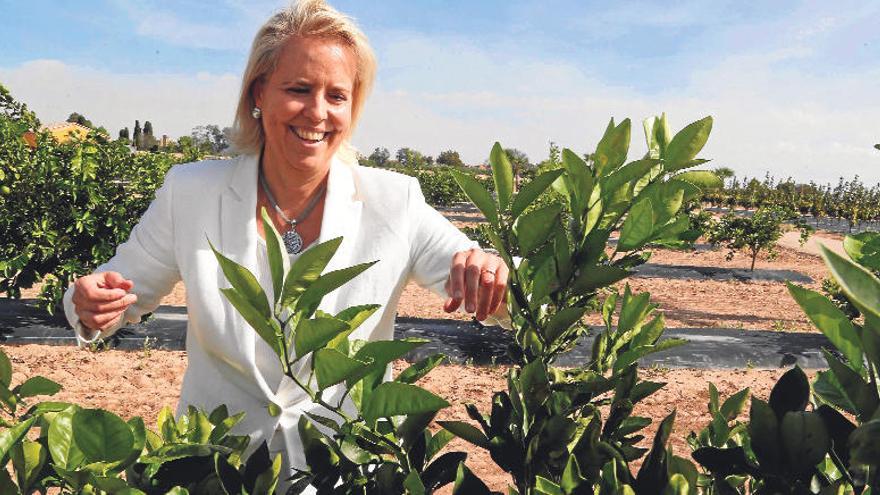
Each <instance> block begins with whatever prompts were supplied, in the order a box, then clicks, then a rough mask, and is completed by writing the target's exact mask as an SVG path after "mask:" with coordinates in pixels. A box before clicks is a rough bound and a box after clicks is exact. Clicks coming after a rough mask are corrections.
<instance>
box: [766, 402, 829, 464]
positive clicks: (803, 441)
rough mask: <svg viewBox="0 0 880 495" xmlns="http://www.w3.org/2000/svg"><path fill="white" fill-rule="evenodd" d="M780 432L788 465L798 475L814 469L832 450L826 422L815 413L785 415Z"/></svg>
mask: <svg viewBox="0 0 880 495" xmlns="http://www.w3.org/2000/svg"><path fill="white" fill-rule="evenodd" d="M779 432H780V435H781V438H782V442H781V443H782V448H783V450H784V451H785V454H786V458H787V460H788V464H789V466H791V467H793V468H794V471H795V472H796V473H806V472H808V471H810V470H812V469H814V468H815V467H816V464H818V463H819V462H821V461H822V459H824V458H825V454H827V453H828V450H829V449H830V448H831V437H830V435H828V429H827V428H826V427H825V422H824V421H823V420H822V417H821V416H819V415H818V414H816V413H813V412H804V411H790V412H787V413H785V416H784V417H783V418H782V423H781V425H780V428H779Z"/></svg>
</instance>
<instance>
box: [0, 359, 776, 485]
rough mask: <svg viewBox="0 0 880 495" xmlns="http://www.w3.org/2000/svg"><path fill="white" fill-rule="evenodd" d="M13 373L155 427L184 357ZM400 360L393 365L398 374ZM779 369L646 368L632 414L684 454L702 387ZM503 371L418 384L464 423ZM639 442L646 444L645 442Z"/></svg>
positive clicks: (766, 377)
mask: <svg viewBox="0 0 880 495" xmlns="http://www.w3.org/2000/svg"><path fill="white" fill-rule="evenodd" d="M2 349H3V350H4V351H5V352H6V353H7V354H8V355H9V357H10V359H11V361H12V364H13V369H14V370H15V373H14V375H13V383H14V384H16V383H21V382H22V381H23V380H24V379H26V378H27V377H31V376H34V375H36V374H40V375H43V376H46V377H47V378H50V379H52V380H55V381H57V382H59V383H61V384H62V385H63V387H64V389H63V390H62V391H61V392H60V393H59V394H58V395H56V396H55V397H54V400H65V401H75V402H77V403H79V404H81V405H83V406H86V407H101V408H105V409H108V410H111V411H113V412H115V413H117V414H119V415H121V416H123V417H124V418H130V417H132V416H142V417H143V418H144V419H145V421H146V422H147V424H148V425H149V426H151V427H153V428H155V422H156V417H157V415H158V413H159V410H160V409H161V408H162V407H163V406H164V405H171V406H175V405H176V403H177V400H178V398H179V392H180V384H181V380H182V377H183V371H184V369H185V368H186V355H185V353H183V352H178V351H156V350H153V351H149V352H145V351H137V352H132V351H116V350H110V351H101V352H90V351H87V350H84V349H75V348H70V347H53V346H39V345H24V346H6V345H5V346H2ZM405 366H406V363H403V362H398V363H395V370H396V371H398V372H399V371H400V370H401V369H403V368H404V367H405ZM783 372H784V370H757V369H751V370H733V371H730V370H725V371H716V370H688V369H676V370H668V369H646V370H643V372H642V377H643V378H644V379H648V380H652V381H660V382H666V383H667V385H666V387H665V388H663V389H661V390H660V391H659V392H657V393H656V394H655V395H653V396H651V397H649V398H648V399H646V400H645V401H644V402H643V403H641V404H639V405H638V406H637V407H636V411H635V413H634V414H636V415H640V416H647V417H652V418H655V424H654V425H652V426H651V427H649V428H648V432H647V433H646V436H647V438H648V439H649V440H650V439H651V438H652V437H653V433H654V429H655V428H656V423H657V422H658V421H659V420H660V419H662V418H663V417H665V416H666V415H667V414H669V412H670V411H671V410H672V408H673V407H675V408H677V416H676V423H675V433H674V434H673V437H672V438H673V446H674V449H675V451H676V453H678V454H679V455H685V456H687V455H689V453H690V449H689V447H688V446H687V444H686V443H685V440H684V439H685V437H686V435H687V434H688V433H689V432H690V431H692V430H699V429H701V428H703V427H704V426H706V424H707V423H708V421H709V420H710V418H709V417H708V415H707V413H706V404H707V403H708V392H707V384H708V383H709V382H713V383H715V385H716V386H717V387H718V389H719V391H720V392H721V396H722V397H726V396H729V395H731V394H733V393H735V392H736V391H738V390H740V389H742V388H745V387H750V388H751V390H752V392H753V393H755V394H757V395H758V396H759V397H762V398H764V399H766V398H767V397H768V395H769V393H770V389H771V388H772V386H773V383H775V381H776V379H778V378H779V376H781V375H782V373H783ZM504 373H505V370H504V369H503V368H497V367H473V366H442V367H439V368H437V369H435V370H434V371H433V372H432V373H431V374H429V375H428V376H427V377H425V378H424V379H423V380H422V381H421V382H420V385H422V386H424V387H425V388H427V389H429V390H431V391H433V392H435V393H437V394H438V395H440V396H442V397H444V398H446V399H447V400H448V401H449V402H450V403H452V406H451V407H450V408H448V409H446V410H444V411H442V412H441V414H440V415H439V418H438V419H441V420H442V419H457V420H465V421H470V419H469V418H468V417H467V413H466V412H465V410H464V404H467V403H473V404H476V405H477V406H478V407H479V408H480V410H482V411H488V410H489V404H490V401H491V396H492V394H491V392H493V391H496V390H502V389H504V388H505V385H504ZM649 440H647V441H646V445H647V442H648V441H649ZM450 448H452V449H456V450H465V451H467V452H469V458H468V465H469V467H471V469H472V470H473V471H474V472H475V473H477V474H478V475H479V476H480V477H482V478H483V479H484V480H486V481H487V482H488V483H489V484H490V486H491V487H492V488H493V489H496V490H501V489H503V488H504V487H505V486H506V484H507V483H508V481H509V479H508V478H507V476H506V475H505V474H504V473H503V472H500V471H499V470H498V469H497V467H495V466H494V465H493V463H492V461H491V459H490V458H489V456H488V455H487V454H486V453H485V452H483V451H480V450H479V449H476V448H474V447H472V446H471V445H470V444H467V443H466V442H463V441H460V440H456V441H454V442H453V443H451V444H450Z"/></svg>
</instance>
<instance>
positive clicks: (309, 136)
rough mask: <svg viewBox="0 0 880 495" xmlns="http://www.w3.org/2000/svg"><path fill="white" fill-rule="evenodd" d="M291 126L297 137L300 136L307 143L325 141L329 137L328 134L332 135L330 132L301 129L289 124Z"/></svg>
mask: <svg viewBox="0 0 880 495" xmlns="http://www.w3.org/2000/svg"><path fill="white" fill-rule="evenodd" d="M289 128H290V131H291V132H293V134H294V135H296V137H298V138H300V139H301V140H303V141H305V142H307V143H312V144H315V143H320V142H321V141H324V140H325V139H326V138H327V136H329V135H330V133H329V132H323V131H307V130H305V129H301V128H299V127H294V126H289Z"/></svg>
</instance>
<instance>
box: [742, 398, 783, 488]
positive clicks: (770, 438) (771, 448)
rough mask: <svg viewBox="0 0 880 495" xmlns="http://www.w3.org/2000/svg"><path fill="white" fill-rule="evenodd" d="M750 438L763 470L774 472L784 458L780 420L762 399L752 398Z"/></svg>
mask: <svg viewBox="0 0 880 495" xmlns="http://www.w3.org/2000/svg"><path fill="white" fill-rule="evenodd" d="M748 431H749V437H750V438H751V441H752V450H754V452H755V455H756V456H757V458H758V462H759V463H760V465H761V468H762V469H765V470H768V471H772V470H774V469H775V468H776V466H779V461H780V460H781V457H782V452H781V451H780V445H779V442H780V439H779V420H778V419H777V418H776V413H775V412H774V411H773V409H772V408H771V407H770V406H769V405H768V404H767V403H766V402H764V401H762V400H761V399H758V398H756V397H752V406H751V409H750V410H749V426H748Z"/></svg>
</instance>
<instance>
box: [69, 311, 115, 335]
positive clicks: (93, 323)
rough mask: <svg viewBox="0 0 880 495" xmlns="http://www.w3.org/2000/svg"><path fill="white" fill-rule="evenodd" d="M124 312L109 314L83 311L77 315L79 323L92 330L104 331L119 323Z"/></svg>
mask: <svg viewBox="0 0 880 495" xmlns="http://www.w3.org/2000/svg"><path fill="white" fill-rule="evenodd" d="M124 313H125V311H114V312H111V313H95V312H93V311H83V312H82V313H80V315H79V321H80V322H81V323H82V324H83V325H84V326H85V327H86V328H91V329H92V330H100V331H102V332H103V331H104V330H107V329H108V328H110V327H112V326H113V325H115V324H116V323H118V322H119V319H120V318H122V315H123V314H124Z"/></svg>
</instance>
